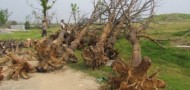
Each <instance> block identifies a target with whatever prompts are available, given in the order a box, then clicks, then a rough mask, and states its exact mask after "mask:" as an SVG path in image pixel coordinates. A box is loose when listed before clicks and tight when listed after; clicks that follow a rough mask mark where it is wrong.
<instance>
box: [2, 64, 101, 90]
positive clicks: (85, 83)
mask: <svg viewBox="0 0 190 90" xmlns="http://www.w3.org/2000/svg"><path fill="white" fill-rule="evenodd" d="M30 76H31V78H30V79H28V80H24V79H19V80H18V81H15V80H3V81H2V82H0V90H98V89H99V84H98V83H97V82H96V81H95V78H92V77H89V76H88V75H86V74H84V73H82V72H80V71H76V70H73V69H71V68H69V67H64V69H63V70H59V71H55V72H49V73H34V74H31V75H30Z"/></svg>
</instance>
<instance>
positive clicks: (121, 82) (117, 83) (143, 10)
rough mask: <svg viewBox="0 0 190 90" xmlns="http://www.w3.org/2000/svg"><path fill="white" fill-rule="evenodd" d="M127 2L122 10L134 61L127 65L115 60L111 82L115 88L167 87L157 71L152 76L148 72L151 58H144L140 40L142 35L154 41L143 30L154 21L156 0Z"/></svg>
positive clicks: (141, 89) (122, 89)
mask: <svg viewBox="0 0 190 90" xmlns="http://www.w3.org/2000/svg"><path fill="white" fill-rule="evenodd" d="M125 2H126V3H127V4H126V5H125V6H123V7H122V11H123V12H124V16H125V21H126V22H125V24H126V28H127V30H128V31H127V33H126V39H127V40H128V41H129V43H130V44H131V45H132V56H131V62H132V63H131V64H129V65H127V64H125V62H123V61H121V60H118V61H116V62H114V63H113V64H112V68H113V70H115V72H116V76H114V77H111V80H110V81H109V84H110V85H111V88H112V89H113V90H114V89H119V90H157V89H158V88H165V87H166V84H165V83H164V82H163V81H162V80H159V79H156V77H155V75H156V74H157V72H156V73H154V74H152V75H150V76H148V75H147V74H146V73H147V71H148V69H149V68H150V66H151V60H150V59H149V58H148V57H144V58H142V55H141V47H140V42H139V39H140V37H144V38H147V39H149V40H151V41H154V40H153V39H152V38H150V37H148V36H146V35H144V33H143V32H144V31H145V30H146V29H147V28H148V26H149V24H150V23H151V22H153V15H154V9H155V6H156V1H155V0H125ZM148 12H149V13H148ZM144 15H146V16H144ZM154 42H155V41H154ZM155 43H156V42H155ZM158 45H159V44H158Z"/></svg>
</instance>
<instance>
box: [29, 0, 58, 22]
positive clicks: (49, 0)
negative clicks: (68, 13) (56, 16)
mask: <svg viewBox="0 0 190 90" xmlns="http://www.w3.org/2000/svg"><path fill="white" fill-rule="evenodd" d="M37 2H38V3H39V4H40V6H41V8H36V7H34V6H33V4H29V2H28V0H27V3H28V5H29V6H31V7H32V8H34V9H37V10H41V11H42V14H43V20H45V21H46V23H47V12H48V10H50V9H51V8H52V7H53V5H54V4H55V2H56V0H37Z"/></svg>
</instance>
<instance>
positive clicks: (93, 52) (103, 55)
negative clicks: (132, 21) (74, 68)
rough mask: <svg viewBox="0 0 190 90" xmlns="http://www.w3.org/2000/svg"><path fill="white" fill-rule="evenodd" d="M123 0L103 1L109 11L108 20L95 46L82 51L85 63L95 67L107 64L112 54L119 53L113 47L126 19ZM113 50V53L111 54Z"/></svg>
mask: <svg viewBox="0 0 190 90" xmlns="http://www.w3.org/2000/svg"><path fill="white" fill-rule="evenodd" d="M123 1H124V0H112V1H104V2H103V3H104V6H105V10H106V11H107V13H105V15H107V16H108V18H107V20H108V22H107V23H106V24H105V26H104V27H103V30H102V34H101V35H100V37H99V38H98V40H97V43H96V44H95V45H94V46H90V47H87V48H86V49H84V51H83V53H82V57H83V59H84V61H85V63H86V64H87V65H88V66H90V67H91V68H93V69H96V68H99V67H100V66H102V65H105V64H106V63H107V61H108V60H110V59H111V57H112V55H115V54H117V52H115V51H114V49H113V45H114V43H115V39H116V36H117V34H118V33H119V30H120V29H122V25H123V24H124V20H125V17H124V15H123V14H122V9H121V7H122V4H121V3H123ZM101 5H102V4H101ZM107 50H108V51H107ZM111 52H113V54H112V55H111V56H110V55H109V54H110V53H111Z"/></svg>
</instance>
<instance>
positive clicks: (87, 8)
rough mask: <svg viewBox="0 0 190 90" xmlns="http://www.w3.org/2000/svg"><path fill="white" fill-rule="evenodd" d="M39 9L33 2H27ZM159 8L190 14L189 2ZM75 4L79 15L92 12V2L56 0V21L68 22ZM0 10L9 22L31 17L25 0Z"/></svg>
mask: <svg viewBox="0 0 190 90" xmlns="http://www.w3.org/2000/svg"><path fill="white" fill-rule="evenodd" d="M29 1H30V2H31V3H34V4H35V6H36V7H39V8H40V6H39V5H37V3H35V0H29ZM159 1H160V2H159V4H160V5H159V7H157V9H156V13H157V14H165V13H167V14H168V13H188V14H190V0H159ZM71 3H77V4H78V6H79V7H80V11H81V13H88V14H89V15H90V13H91V11H92V0H57V2H56V3H55V5H54V6H53V9H52V10H51V11H54V12H56V13H57V17H58V19H64V20H65V21H67V20H68V18H69V16H70V12H71V8H70V4H71ZM0 8H1V9H8V10H9V11H10V12H12V15H11V16H10V18H9V20H15V21H19V22H24V21H25V17H26V16H27V15H32V10H33V9H32V8H31V7H30V6H28V5H27V3H26V0H0Z"/></svg>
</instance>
